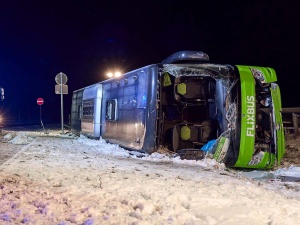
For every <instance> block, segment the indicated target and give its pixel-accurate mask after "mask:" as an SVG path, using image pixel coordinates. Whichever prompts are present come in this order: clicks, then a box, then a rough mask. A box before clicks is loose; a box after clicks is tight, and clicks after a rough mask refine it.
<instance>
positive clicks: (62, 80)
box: [55, 72, 68, 84]
mask: <svg viewBox="0 0 300 225" xmlns="http://www.w3.org/2000/svg"><path fill="white" fill-rule="evenodd" d="M67 81H68V77H67V75H66V74H64V73H62V72H60V73H58V74H57V75H56V76H55V82H56V83H57V84H66V83H67Z"/></svg>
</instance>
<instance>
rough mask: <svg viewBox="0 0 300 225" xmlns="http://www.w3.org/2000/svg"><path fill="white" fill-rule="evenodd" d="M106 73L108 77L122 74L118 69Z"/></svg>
mask: <svg viewBox="0 0 300 225" xmlns="http://www.w3.org/2000/svg"><path fill="white" fill-rule="evenodd" d="M106 75H107V76H108V77H109V78H111V77H120V76H121V75H122V73H121V72H120V71H115V72H114V73H113V72H108V73H107V74H106Z"/></svg>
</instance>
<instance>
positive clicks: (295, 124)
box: [281, 107, 300, 135]
mask: <svg viewBox="0 0 300 225" xmlns="http://www.w3.org/2000/svg"><path fill="white" fill-rule="evenodd" d="M281 114H282V122H283V128H284V129H285V131H288V132H290V131H292V132H293V133H294V135H297V134H298V133H299V117H300V107H293V108H282V112H281Z"/></svg>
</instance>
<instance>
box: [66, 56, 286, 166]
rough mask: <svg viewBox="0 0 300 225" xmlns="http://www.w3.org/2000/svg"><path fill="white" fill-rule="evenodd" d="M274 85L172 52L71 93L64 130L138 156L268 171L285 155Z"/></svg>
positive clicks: (252, 72) (262, 71) (252, 73)
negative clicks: (195, 158)
mask: <svg viewBox="0 0 300 225" xmlns="http://www.w3.org/2000/svg"><path fill="white" fill-rule="evenodd" d="M276 81H277V77H276V73H275V71H274V69H272V68H267V67H257V66H241V65H237V66H232V65H221V64H212V63H209V57H208V55H207V54H205V53H203V52H196V51H180V52H177V53H175V54H173V55H171V56H170V57H168V58H166V59H165V60H164V61H163V62H162V63H158V64H153V65H149V66H145V67H143V68H139V69H136V70H134V71H131V72H128V73H125V74H123V75H122V76H121V77H116V78H111V79H108V80H105V81H102V82H99V83H96V84H93V85H91V86H88V87H85V88H82V89H80V90H76V91H74V93H73V97H72V109H71V111H72V112H71V127H72V130H73V131H74V132H80V133H81V134H84V135H86V136H88V137H91V138H100V136H101V137H102V138H103V139H105V140H106V141H107V142H109V143H114V144H118V145H120V146H122V147H124V148H126V149H129V150H135V151H140V152H143V153H152V152H155V151H157V150H159V149H160V148H167V149H168V150H170V151H173V152H175V153H178V152H182V151H185V152H187V151H191V150H192V151H193V152H195V151H207V152H209V153H210V154H211V155H213V157H214V158H215V159H216V160H217V161H218V162H223V163H224V164H225V165H226V166H227V167H239V168H261V169H263V168H272V167H273V166H274V165H275V164H276V163H277V164H278V163H280V160H281V158H282V156H283V154H284V151H285V147H284V131H283V125H282V118H281V108H282V106H281V97H280V89H279V86H278V85H277V84H276V83H275V82H276ZM200 149H202V150H200Z"/></svg>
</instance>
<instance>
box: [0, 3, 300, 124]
mask: <svg viewBox="0 0 300 225" xmlns="http://www.w3.org/2000/svg"><path fill="white" fill-rule="evenodd" d="M228 2H230V4H229V3H228ZM267 2H268V3H267ZM271 2H272V3H271ZM299 5H300V3H298V1H288V0H287V1H243V0H241V1H226V2H225V1H200V0H194V1H191V0H184V1H183V0H179V1H175V0H159V1H155V0H153V1H114V0H109V1H104V0H102V1H101V0H86V1H84V0H81V1H75V0H74V1H69V0H66V1H65V0H61V1H55V0H52V1H43V0H37V1H30V0H28V1H24V0H9V1H1V3H0V86H2V87H4V89H5V100H4V101H3V102H0V114H1V113H2V114H5V118H6V120H7V123H8V122H9V121H10V122H12V121H19V122H20V121H39V110H40V107H39V106H38V105H37V104H36V100H37V98H38V97H42V98H43V99H44V100H45V103H44V105H43V106H42V117H43V121H50V122H52V121H57V122H60V95H57V94H55V93H54V86H55V84H56V83H55V80H54V79H55V76H56V75H57V74H58V73H59V72H63V73H65V74H66V75H67V76H68V83H67V84H68V86H69V94H68V95H64V103H65V104H64V111H65V118H67V115H68V114H69V113H70V108H71V98H72V92H73V91H74V90H77V89H79V88H82V87H85V86H87V85H91V84H93V83H96V82H99V81H102V80H104V79H106V77H105V74H106V72H107V71H108V70H113V69H115V68H117V69H120V70H121V71H122V72H128V71H130V70H134V69H137V68H139V67H142V66H146V65H149V64H153V63H159V62H161V61H162V60H163V59H165V58H166V57H167V56H169V55H171V54H172V53H175V52H177V51H180V50H198V51H204V52H206V53H208V54H209V56H210V58H211V61H212V62H215V63H224V64H234V65H255V66H268V67H273V68H274V69H275V70H276V71H277V76H278V84H279V85H280V87H281V92H282V102H283V107H299V106H300V94H299V93H300V75H299V72H298V65H300V57H299V52H300V44H299V42H300V34H299V33H300V31H299V29H300V26H299V25H300V22H299V21H300V7H299ZM66 123H67V122H66Z"/></svg>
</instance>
